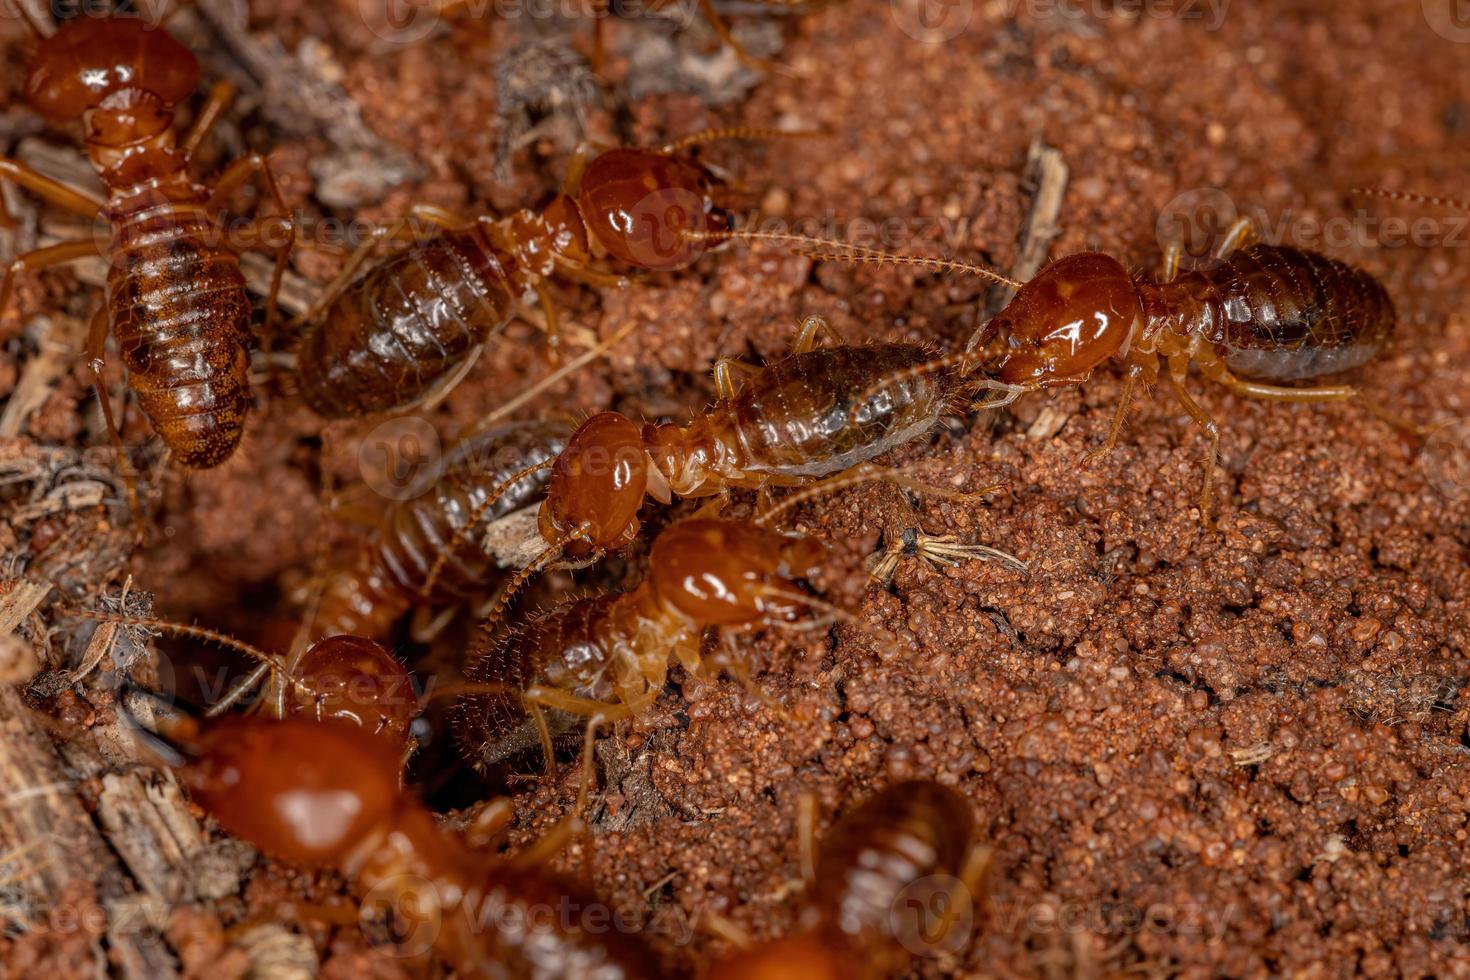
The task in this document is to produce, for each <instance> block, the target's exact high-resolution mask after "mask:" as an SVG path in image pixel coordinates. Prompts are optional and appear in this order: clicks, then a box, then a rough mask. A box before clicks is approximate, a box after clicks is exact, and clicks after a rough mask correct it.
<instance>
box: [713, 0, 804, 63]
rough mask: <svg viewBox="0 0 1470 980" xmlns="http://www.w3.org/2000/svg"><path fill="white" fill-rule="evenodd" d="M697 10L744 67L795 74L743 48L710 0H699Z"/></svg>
mask: <svg viewBox="0 0 1470 980" xmlns="http://www.w3.org/2000/svg"><path fill="white" fill-rule="evenodd" d="M699 10H700V13H702V14H704V19H705V20H707V21H708V22H709V26H710V27H711V28H712V29H713V30H714V32H715V36H717V37H718V38H719V39H720V40H721V41H723V42H725V44H728V45H729V46H730V50H731V51H733V52H735V57H736V58H739V59H740V63H741V64H742V65H744V66H745V67H747V68H751V69H754V70H755V71H769V72H774V73H776V74H778V75H786V76H794V75H795V74H796V73H795V72H793V71H792V70H791V69H790V68H788V67H786V66H785V65H782V64H780V63H778V62H775V61H771V60H769V59H767V58H759V57H756V56H755V55H753V54H751V53H750V52H749V51H747V50H745V45H743V44H741V43H740V42H739V41H737V40H735V35H734V34H732V33H731V32H730V26H729V25H728V24H726V23H725V19H724V18H723V17H721V16H720V13H719V11H717V10H716V9H715V5H714V3H713V2H712V0H699Z"/></svg>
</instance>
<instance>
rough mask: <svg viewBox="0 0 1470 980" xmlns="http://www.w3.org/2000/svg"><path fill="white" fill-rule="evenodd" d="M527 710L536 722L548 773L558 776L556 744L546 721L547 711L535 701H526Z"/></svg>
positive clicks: (548, 774) (553, 776) (550, 775)
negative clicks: (552, 739)
mask: <svg viewBox="0 0 1470 980" xmlns="http://www.w3.org/2000/svg"><path fill="white" fill-rule="evenodd" d="M526 712H527V714H529V715H530V716H531V720H532V721H534V722H535V723H536V736H537V737H538V738H539V739H540V740H541V754H542V756H544V757H545V759H546V775H547V776H548V777H549V778H551V779H555V778H556V746H555V745H554V744H553V743H552V741H551V726H550V725H548V724H547V723H546V712H544V711H542V710H541V705H539V704H537V703H536V702H534V701H527V702H526Z"/></svg>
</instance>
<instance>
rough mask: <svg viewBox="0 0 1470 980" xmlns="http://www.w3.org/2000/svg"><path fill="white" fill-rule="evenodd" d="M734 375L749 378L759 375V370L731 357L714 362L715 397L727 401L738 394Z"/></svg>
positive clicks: (738, 388) (738, 386)
mask: <svg viewBox="0 0 1470 980" xmlns="http://www.w3.org/2000/svg"><path fill="white" fill-rule="evenodd" d="M736 373H739V374H740V375H742V376H744V377H746V378H750V377H753V376H755V375H757V374H759V373H760V368H756V367H751V366H750V365H749V364H746V363H745V362H744V361H737V360H736V359H735V358H733V357H722V358H720V359H719V360H718V361H715V371H714V375H715V397H717V398H722V399H728V398H734V397H735V396H736V395H737V394H739V393H740V385H738V384H736V382H735V374H736Z"/></svg>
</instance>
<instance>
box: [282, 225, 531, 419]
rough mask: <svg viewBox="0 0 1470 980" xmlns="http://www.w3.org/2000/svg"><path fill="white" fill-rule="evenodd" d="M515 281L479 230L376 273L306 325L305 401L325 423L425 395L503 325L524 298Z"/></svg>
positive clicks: (441, 240)
mask: <svg viewBox="0 0 1470 980" xmlns="http://www.w3.org/2000/svg"><path fill="white" fill-rule="evenodd" d="M514 274H515V270H514V265H513V260H512V259H511V258H510V256H509V255H507V254H506V253H505V252H504V251H502V250H501V249H499V248H497V247H495V246H494V245H492V244H491V243H490V241H489V240H488V239H487V238H486V237H485V235H484V233H483V232H482V231H481V229H480V227H478V226H471V227H469V228H466V229H464V230H462V231H446V232H444V233H443V234H441V235H438V236H436V237H434V238H433V239H430V240H429V241H427V242H424V243H422V244H417V245H414V246H412V247H410V248H407V249H405V250H404V251H402V252H400V253H398V254H397V255H394V256H391V257H390V258H388V259H387V260H385V261H383V262H381V263H379V264H377V265H375V266H373V267H372V268H371V269H370V270H369V271H368V272H367V273H366V275H364V276H363V278H362V279H361V280H360V281H359V282H358V283H357V284H355V285H354V286H352V287H351V288H350V289H347V290H345V291H344V292H343V293H342V294H341V295H340V296H338V297H337V298H336V300H335V301H334V302H333V303H332V304H331V305H330V306H328V307H327V309H326V311H325V313H323V315H322V317H321V319H320V320H319V321H318V322H316V323H314V324H311V325H310V326H309V327H308V328H307V330H306V333H305V336H304V337H303V338H302V342H301V350H300V355H299V363H300V383H301V397H302V399H303V400H305V402H306V403H307V405H308V406H310V407H311V409H312V410H313V411H315V412H316V413H317V414H319V415H321V416H323V417H324V418H351V417H356V416H361V415H367V414H370V413H373V412H381V411H387V410H388V409H391V408H398V407H402V406H403V405H405V404H410V403H412V402H414V401H417V400H419V399H421V398H423V397H424V396H425V395H427V394H429V393H430V392H431V391H432V389H433V388H434V387H435V386H436V385H438V384H440V383H441V382H444V381H446V380H447V379H448V378H449V377H451V376H452V374H453V372H454V370H455V369H456V368H458V367H459V366H461V365H462V364H464V363H465V362H466V359H467V358H468V357H469V356H470V355H471V354H472V353H473V351H474V350H475V348H477V347H479V346H480V345H482V344H483V343H485V341H486V340H487V339H488V338H489V336H490V334H491V333H492V332H493V331H495V330H497V329H498V328H499V327H500V326H501V324H503V323H504V322H505V320H506V318H507V317H508V316H509V315H510V312H511V310H512V309H514V308H515V304H516V303H517V302H518V301H519V299H520V297H518V296H516V295H515V294H514V292H513V289H512V285H511V283H512V281H513V280H512V278H511V277H512V276H513V275H514ZM365 339H366V342H365Z"/></svg>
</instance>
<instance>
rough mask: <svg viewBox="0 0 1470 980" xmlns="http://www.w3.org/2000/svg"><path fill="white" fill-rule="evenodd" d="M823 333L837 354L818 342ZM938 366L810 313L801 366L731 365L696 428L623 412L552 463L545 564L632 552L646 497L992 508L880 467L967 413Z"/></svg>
mask: <svg viewBox="0 0 1470 980" xmlns="http://www.w3.org/2000/svg"><path fill="white" fill-rule="evenodd" d="M821 337H826V338H828V339H830V340H831V341H832V342H833V343H832V346H818V345H817V341H818V339H819V338H821ZM934 357H935V353H934V351H933V350H932V349H931V348H928V347H924V346H920V345H917V344H867V345H855V346H854V345H847V344H844V343H842V339H841V337H840V336H839V335H838V334H837V333H836V331H834V330H833V329H832V328H831V326H830V325H829V324H828V323H827V321H826V320H825V319H823V318H822V317H820V316H809V317H807V318H806V319H805V320H804V321H803V322H802V324H801V326H800V327H799V328H798V330H797V332H796V336H795V339H794V340H793V342H792V345H791V353H790V355H789V356H787V357H784V358H781V359H779V360H776V361H774V362H772V363H770V364H768V365H766V366H765V367H763V368H753V367H750V366H748V365H745V364H742V363H741V362H739V361H736V360H733V359H730V358H722V359H721V360H720V361H719V362H717V363H716V365H715V369H714V382H715V391H716V394H717V400H716V402H715V404H714V405H713V406H712V407H711V408H710V409H708V410H707V411H705V412H704V413H702V414H701V415H699V416H698V417H696V418H695V419H694V420H693V421H692V422H690V423H689V424H688V425H687V426H680V425H676V424H673V423H665V424H661V425H653V424H642V425H640V424H639V423H637V422H634V421H633V420H632V419H630V418H628V417H627V416H625V415H620V414H618V413H616V412H601V413H598V414H597V415H594V416H592V417H591V418H589V419H588V420H587V421H586V422H584V423H583V424H582V425H581V426H580V427H579V428H578V429H577V431H576V432H574V433H573V434H572V437H571V438H570V439H569V440H568V441H567V445H566V448H565V449H563V450H562V452H561V454H560V455H558V456H557V457H556V459H555V460H554V461H553V462H552V463H550V464H548V465H550V467H551V481H550V485H549V486H548V488H547V493H546V499H545V501H544V502H543V503H542V505H541V511H540V515H539V524H540V528H541V534H542V537H543V538H544V540H545V542H546V550H545V551H544V552H543V553H542V555H541V556H540V557H539V558H538V559H537V562H538V563H546V562H549V561H551V560H553V559H554V558H556V557H559V556H566V557H567V558H571V559H581V558H588V557H589V556H590V557H592V558H595V557H598V556H600V555H603V554H606V553H608V552H612V551H616V550H617V549H619V548H622V547H623V546H624V545H626V544H628V543H629V542H630V541H632V540H633V539H634V538H635V537H636V536H637V534H638V529H639V527H640V526H641V525H640V523H639V519H638V511H639V510H640V508H641V507H642V505H643V500H644V497H645V496H647V497H652V498H653V499H655V500H657V501H659V502H661V503H668V502H669V501H670V500H672V498H673V496H674V495H678V496H681V497H699V496H707V495H711V494H717V493H724V492H727V491H729V490H732V489H755V490H760V491H767V490H770V489H771V488H776V487H802V488H804V489H803V490H801V491H800V492H799V493H798V494H793V495H791V496H788V497H787V498H784V499H783V500H781V501H780V502H779V504H776V505H775V506H774V507H773V508H770V509H769V512H770V513H775V512H777V511H778V510H788V509H790V508H791V507H792V506H794V505H795V504H796V503H798V502H800V501H802V500H805V499H809V498H810V497H812V496H815V495H817V494H821V493H826V492H829V491H831V490H835V489H840V488H841V487H843V486H847V485H850V484H852V483H855V482H858V481H860V480H886V481H890V482H893V483H897V484H899V485H902V486H906V487H910V488H912V489H915V490H919V491H922V492H926V493H933V494H938V495H941V496H949V497H954V498H960V499H965V500H973V499H978V497H979V496H980V495H981V494H983V493H984V492H986V491H979V492H977V493H973V494H960V493H955V492H952V491H947V490H940V489H936V488H934V487H931V486H928V485H926V484H924V483H922V482H920V481H918V480H915V479H913V478H911V477H909V476H907V475H905V474H904V473H903V472H902V471H900V470H894V469H887V468H882V467H878V466H872V465H869V463H868V461H869V460H872V459H874V458H875V457H877V456H880V455H882V454H883V453H885V452H887V451H888V450H890V449H893V448H895V447H897V446H899V445H902V444H904V443H906V442H910V441H912V440H914V439H916V438H918V437H919V436H921V435H923V434H924V433H926V432H929V431H930V430H932V429H933V428H934V427H935V426H936V425H937V424H938V422H939V420H940V419H941V418H942V417H943V416H944V415H945V414H946V413H948V412H950V411H955V410H962V409H963V408H964V407H965V406H966V405H967V403H968V396H969V395H970V394H972V393H973V389H972V387H971V384H970V382H969V381H968V379H967V378H966V377H965V376H964V374H963V373H962V372H961V371H958V370H950V369H948V368H934V369H932V370H930V369H928V368H929V366H930V365H932V364H933V362H934ZM740 376H743V377H744V379H745V383H744V384H743V385H738V384H737V382H736V378H737V377H740ZM824 478H825V479H824ZM989 489H993V488H986V490H989ZM482 506H486V505H482ZM913 550H914V551H915V553H917V554H918V555H921V556H923V557H925V558H928V559H930V560H931V561H934V562H954V561H958V560H960V559H964V558H985V559H992V560H998V561H1001V562H1003V563H1005V564H1007V565H1009V566H1010V567H1013V568H1017V569H1019V570H1022V571H1024V570H1025V566H1024V564H1022V563H1021V562H1020V561H1019V560H1017V559H1016V558H1014V557H1013V556H1011V555H1008V554H1006V553H1005V552H1002V551H998V550H996V549H994V548H988V547H985V546H983V545H967V544H958V543H955V542H954V541H953V540H952V539H950V538H948V537H940V536H930V535H919V536H918V538H917V539H916V541H915V542H914V549H913ZM436 564H438V563H436ZM431 577H432V576H431Z"/></svg>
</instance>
